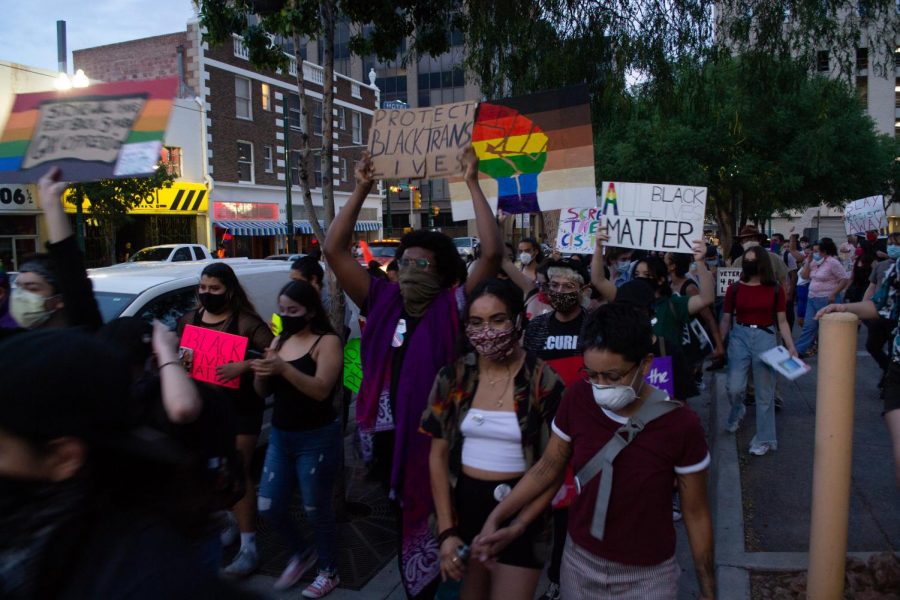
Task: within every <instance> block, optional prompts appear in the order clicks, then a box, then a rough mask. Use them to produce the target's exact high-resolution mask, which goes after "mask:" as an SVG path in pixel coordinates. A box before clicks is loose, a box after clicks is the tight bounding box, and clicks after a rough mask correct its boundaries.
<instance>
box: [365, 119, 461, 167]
mask: <svg viewBox="0 0 900 600" xmlns="http://www.w3.org/2000/svg"><path fill="white" fill-rule="evenodd" d="M477 106H478V103H477V102H457V103H454V104H441V105H439V106H432V107H429V108H411V109H390V110H376V111H375V115H374V116H373V117H372V128H371V129H370V130H369V154H371V155H372V166H373V169H374V174H375V177H376V178H377V179H431V178H435V177H447V176H450V175H461V174H462V172H463V167H462V164H461V163H460V161H459V153H460V152H461V151H462V149H463V148H465V147H466V146H467V145H468V144H470V143H471V141H472V124H473V123H474V121H475V109H476V107H477Z"/></svg>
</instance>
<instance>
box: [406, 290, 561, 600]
mask: <svg viewBox="0 0 900 600" xmlns="http://www.w3.org/2000/svg"><path fill="white" fill-rule="evenodd" d="M523 313H524V303H523V301H522V294H521V292H520V291H519V290H518V289H517V288H516V287H515V286H514V285H512V284H510V283H509V282H504V281H499V280H496V279H492V280H488V281H485V282H483V283H482V284H480V285H479V286H477V287H476V289H475V290H473V293H472V296H471V303H470V304H469V307H468V312H467V314H466V321H465V325H466V337H467V338H468V340H469V342H470V344H471V345H472V346H473V347H474V348H475V352H474V353H470V354H467V355H465V356H463V357H462V358H460V359H458V360H457V361H456V362H455V363H453V364H451V365H449V366H447V367H445V368H444V369H442V370H441V371H440V373H439V374H438V376H437V378H436V380H435V384H434V388H433V389H432V392H431V398H430V399H429V408H428V409H427V410H426V412H425V415H424V417H423V421H422V430H423V431H424V432H425V433H427V434H429V435H430V436H432V442H431V455H430V457H429V467H430V472H431V490H432V494H433V497H434V507H435V513H436V517H437V532H436V533H438V543H439V544H440V561H441V574H442V575H443V577H444V578H447V577H450V578H453V579H460V578H461V577H463V575H465V579H464V581H463V588H462V595H461V597H462V598H464V599H465V598H487V597H492V598H498V599H499V598H503V599H504V600H506V599H516V598H523V599H525V598H528V599H530V598H533V597H534V591H535V588H536V587H537V583H538V579H539V577H540V571H541V568H542V567H543V564H544V558H545V556H543V554H542V553H541V552H539V551H538V549H539V548H541V543H540V542H541V541H542V540H544V539H546V533H547V531H548V528H547V526H548V524H549V522H548V520H547V519H546V518H535V519H533V520H530V521H529V522H531V523H532V524H531V525H529V526H528V527H522V531H523V534H522V538H520V541H519V542H520V543H517V544H515V545H513V546H511V547H510V548H508V549H507V550H506V551H505V552H503V553H502V554H501V555H500V556H498V559H497V565H496V566H495V567H493V568H492V569H491V570H488V569H487V568H485V566H484V565H482V564H481V563H480V562H478V561H468V563H467V561H466V555H465V552H461V551H460V549H461V548H463V547H464V546H466V545H468V544H471V543H472V540H473V539H474V537H475V535H477V534H478V532H479V531H480V530H481V528H482V526H483V524H484V521H485V519H486V518H487V516H488V515H489V514H490V512H491V511H492V510H493V508H494V507H495V506H497V504H498V503H499V502H500V501H501V500H502V499H503V498H504V497H505V495H506V494H508V493H509V491H510V490H511V489H512V488H513V487H514V486H515V484H516V483H517V482H518V481H519V479H520V478H521V476H522V475H523V474H524V473H525V471H527V470H528V468H529V467H530V466H531V465H532V464H533V463H534V461H535V460H537V459H538V458H539V457H540V453H541V451H542V449H543V448H544V446H545V445H546V443H547V440H549V425H550V423H551V422H552V419H553V415H554V414H555V412H556V406H557V405H558V403H559V400H560V397H561V396H562V392H563V390H564V386H563V383H562V381H561V380H560V379H559V377H558V376H557V375H556V373H555V372H554V371H553V370H552V369H551V368H550V367H549V366H547V365H546V364H545V363H543V362H542V361H540V360H538V359H537V358H535V357H533V356H528V355H526V353H525V351H524V350H523V349H522V346H521V344H520V339H521V334H522V322H523ZM543 505H546V503H543ZM543 512H545V511H544V509H543V507H542V505H539V504H538V503H537V502H536V503H535V508H534V514H535V515H538V514H541V513H543ZM513 526H515V525H514V524H513Z"/></svg>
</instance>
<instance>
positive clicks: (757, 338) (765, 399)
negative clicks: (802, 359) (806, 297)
mask: <svg viewBox="0 0 900 600" xmlns="http://www.w3.org/2000/svg"><path fill="white" fill-rule="evenodd" d="M775 345H776V341H775V334H774V333H766V332H765V331H763V330H762V329H754V328H753V327H745V326H743V325H738V324H736V323H735V324H734V327H733V328H732V329H731V332H730V333H729V334H728V380H727V383H726V387H727V389H728V399H729V400H730V401H731V415H730V417H729V420H734V419H736V418H737V417H738V416H739V415H740V414H741V413H743V412H744V410H745V409H744V395H745V394H746V391H747V376H748V375H749V373H750V369H751V368H752V369H753V385H754V388H755V392H754V393H755V396H756V435H755V436H753V441H751V445H753V444H763V443H768V444H770V445H771V446H772V449H777V448H778V440H777V438H776V436H775V371H774V370H773V369H772V367H770V366H769V365H767V364H766V363H764V362H763V361H762V359H761V358H760V357H759V355H760V354H762V353H763V352H765V351H766V350H771V349H772V348H774V347H775Z"/></svg>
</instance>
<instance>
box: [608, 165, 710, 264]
mask: <svg viewBox="0 0 900 600" xmlns="http://www.w3.org/2000/svg"><path fill="white" fill-rule="evenodd" d="M601 192H602V193H601V196H600V208H601V214H603V216H604V217H606V226H607V229H608V234H609V244H610V245H611V246H620V247H623V248H639V249H642V250H658V251H664V252H691V251H692V250H691V245H692V243H693V241H694V240H699V239H701V238H702V236H703V217H704V215H705V214H706V188H705V187H691V186H683V185H661V184H660V185H657V184H652V183H623V182H618V181H604V182H603V187H602V188H601Z"/></svg>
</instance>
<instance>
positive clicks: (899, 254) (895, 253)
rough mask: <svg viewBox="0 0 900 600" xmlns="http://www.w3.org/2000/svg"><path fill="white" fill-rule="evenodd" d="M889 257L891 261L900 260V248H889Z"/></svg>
mask: <svg viewBox="0 0 900 600" xmlns="http://www.w3.org/2000/svg"><path fill="white" fill-rule="evenodd" d="M887 255H888V258H890V259H891V260H897V259H898V258H900V246H888V247H887Z"/></svg>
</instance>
